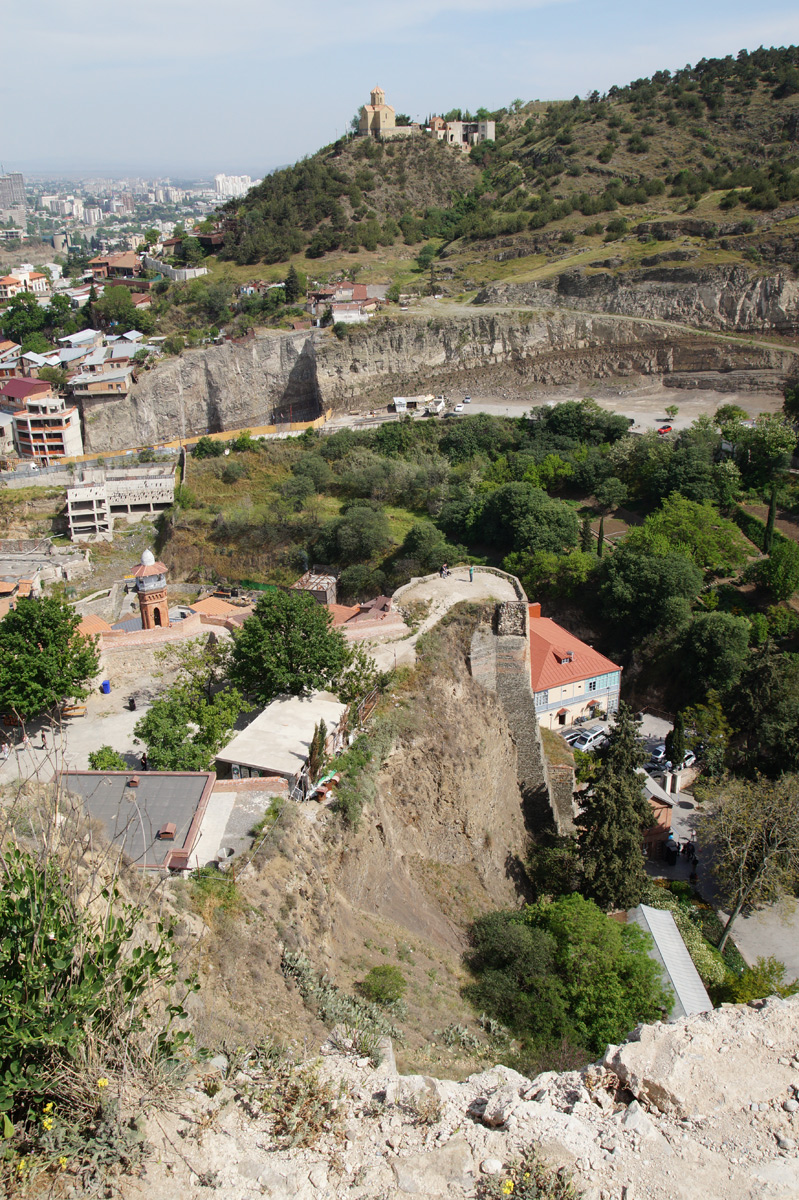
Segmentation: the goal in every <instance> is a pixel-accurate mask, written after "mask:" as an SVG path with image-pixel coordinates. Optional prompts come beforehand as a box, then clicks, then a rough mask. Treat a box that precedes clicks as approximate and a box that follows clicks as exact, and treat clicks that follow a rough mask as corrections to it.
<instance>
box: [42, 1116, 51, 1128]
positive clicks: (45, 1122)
mask: <svg viewBox="0 0 799 1200" xmlns="http://www.w3.org/2000/svg"><path fill="white" fill-rule="evenodd" d="M42 1126H43V1128H45V1129H52V1128H53V1118H52V1117H42Z"/></svg>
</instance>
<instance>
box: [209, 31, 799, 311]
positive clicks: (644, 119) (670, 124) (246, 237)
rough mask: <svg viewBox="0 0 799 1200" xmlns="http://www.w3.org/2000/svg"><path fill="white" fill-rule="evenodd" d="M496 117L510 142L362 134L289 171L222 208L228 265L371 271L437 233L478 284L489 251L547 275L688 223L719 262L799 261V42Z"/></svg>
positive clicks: (466, 281)
mask: <svg viewBox="0 0 799 1200" xmlns="http://www.w3.org/2000/svg"><path fill="white" fill-rule="evenodd" d="M493 116H494V118H495V119H496V121H497V137H496V141H495V142H485V143H483V144H482V145H480V146H476V147H474V148H473V149H472V150H471V152H470V153H469V154H468V155H463V154H462V153H461V151H459V150H456V149H453V148H451V147H448V146H447V145H445V144H444V143H439V142H436V141H433V140H432V139H431V138H429V137H427V136H424V135H421V136H420V137H419V138H416V139H413V140H409V141H408V142H405V143H399V142H398V143H385V144H383V143H379V142H375V141H372V140H371V139H364V138H356V139H354V140H353V141H351V142H344V141H340V142H337V143H335V145H333V146H327V147H325V148H324V149H322V150H320V151H319V152H318V153H317V154H316V155H314V156H313V157H311V158H310V159H308V160H306V161H304V162H302V163H299V164H297V165H296V166H294V167H291V168H288V169H286V170H282V171H278V172H275V173H274V174H273V175H271V176H268V177H267V178H266V179H265V180H264V181H263V183H262V184H260V185H259V187H257V188H255V189H253V191H251V192H250V193H249V194H248V196H247V197H246V198H245V199H244V200H243V201H236V202H231V203H230V204H229V205H228V206H227V207H226V209H224V210H223V215H224V216H225V218H226V222H227V234H226V239H225V248H224V251H223V256H224V257H226V258H229V259H233V260H234V261H236V262H238V263H241V264H246V263H255V262H259V261H262V262H266V263H276V262H278V261H282V260H286V259H287V258H289V257H290V256H291V255H295V254H302V255H304V256H305V257H306V258H312V259H313V258H325V256H327V255H330V254H332V253H334V252H336V251H339V252H340V251H345V252H347V251H348V252H350V253H352V254H356V253H360V254H362V255H363V256H364V259H365V262H366V263H367V264H368V262H369V255H370V254H372V253H373V252H375V251H378V249H379V248H380V247H390V246H392V245H394V244H402V243H404V244H405V245H407V246H413V245H418V244H419V243H421V242H424V241H426V240H430V239H437V240H438V244H437V245H435V246H434V247H432V248H431V249H433V248H434V249H436V250H438V251H441V249H442V248H443V247H444V245H445V244H446V249H444V251H443V255H444V256H447V257H450V258H453V257H454V261H453V264H452V270H453V274H457V273H458V267H460V266H462V267H463V268H464V272H465V273H464V277H463V280H462V281H460V286H461V287H462V289H463V290H469V287H468V284H469V282H471V280H470V278H469V274H470V273H471V275H472V276H473V277H474V278H475V279H476V281H477V282H480V279H481V276H482V278H483V279H484V278H485V274H484V273H483V272H481V271H480V270H479V268H480V265H481V262H482V261H483V260H485V259H486V258H487V257H490V259H491V260H492V262H491V268H492V273H493V275H494V276H496V274H497V270H496V267H497V263H498V262H499V263H502V264H503V268H504V269H503V270H502V271H501V273H502V274H503V275H504V274H507V268H506V266H505V264H507V263H509V262H512V261H513V260H514V259H515V258H517V257H525V258H526V259H527V261H526V264H525V265H526V266H527V267H528V269H529V267H530V265H531V264H530V262H529V256H530V255H531V254H543V256H544V260H543V263H542V264H540V265H544V266H545V265H546V260H547V258H551V257H553V255H556V256H557V257H558V258H559V259H560V260H561V262H562V260H563V259H564V258H565V259H571V258H574V257H579V254H580V252H581V251H585V250H589V251H591V252H592V253H593V252H595V250H596V247H597V245H600V246H601V245H602V243H603V242H605V243H621V242H624V240H625V235H628V236H629V235H630V234H632V233H635V234H636V235H637V236H636V237H635V238H634V239H632V240H633V241H634V242H638V240H639V239H641V240H645V239H647V238H648V239H650V240H655V239H656V238H657V237H659V235H660V233H661V232H662V231H659V230H658V229H657V228H656V229H654V230H652V229H651V228H644V229H636V226H638V225H640V224H641V223H646V222H659V221H662V220H663V219H672V220H673V219H674V216H675V214H681V215H682V214H686V215H690V216H691V217H696V218H698V219H699V223H698V224H696V226H695V227H694V228H693V229H688V230H685V229H682V230H680V232H682V233H687V235H688V236H689V237H691V236H699V237H700V238H702V239H703V246H702V255H701V257H702V258H703V260H705V261H706V260H707V259H708V257H710V261H712V262H714V263H724V262H736V261H746V262H749V263H759V262H761V261H763V260H766V261H767V262H768V263H769V264H770V265H772V264H773V265H779V266H783V267H784V266H788V267H796V266H797V265H799V225H797V218H796V217H795V216H794V210H793V208H792V207H791V206H792V204H793V202H795V201H796V200H797V199H799V169H797V168H798V167H799V48H797V47H788V48H787V49H771V50H763V49H761V50H757V51H755V52H754V53H752V54H749V53H747V52H746V51H741V53H740V54H739V55H738V57H737V59H734V58H732V57H727V58H724V59H709V60H702V61H701V62H699V63H698V64H696V66H694V67H686V68H685V69H684V70H682V71H678V72H676V73H674V74H671V73H670V72H669V71H660V72H657V73H656V74H655V75H654V76H653V77H652V78H651V79H638V80H635V81H634V82H633V83H630V84H628V85H627V86H625V87H613V88H611V89H610V90H609V92H608V93H607V95H606V96H600V95H599V94H598V93H596V92H594V93H592V94H591V95H590V96H589V97H588V98H587V99H583V100H581V99H580V98H579V97H576V96H575V98H574V99H573V100H572V101H561V102H553V103H551V104H540V103H538V102H533V103H531V104H527V105H522V106H521V107H518V111H514V112H510V111H508V110H505V109H501V110H499V111H498V112H496V113H494V114H493ZM530 235H533V236H532V237H531V236H530ZM498 241H499V243H500V246H499V248H500V250H501V253H499V254H498V253H497V243H498ZM617 249H619V248H617V246H615V245H614V247H613V254H614V255H616V254H617ZM692 257H695V256H694V255H692ZM459 259H460V261H459ZM536 265H539V264H536ZM322 266H323V264H320V267H322ZM467 266H468V267H469V268H470V272H469V271H466V270H465V268H466V267H467ZM475 270H476V274H475ZM511 273H514V272H513V271H511Z"/></svg>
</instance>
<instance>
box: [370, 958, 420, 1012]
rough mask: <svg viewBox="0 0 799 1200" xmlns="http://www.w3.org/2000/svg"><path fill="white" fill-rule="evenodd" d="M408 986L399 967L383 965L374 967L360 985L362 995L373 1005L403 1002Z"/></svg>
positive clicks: (388, 964)
mask: <svg viewBox="0 0 799 1200" xmlns="http://www.w3.org/2000/svg"><path fill="white" fill-rule="evenodd" d="M407 986H408V984H407V982H406V980H405V976H404V975H403V974H402V971H401V970H400V969H399V967H395V966H392V965H391V964H390V963H383V964H382V965H381V966H379V967H372V969H371V971H370V972H369V974H368V975H367V976H366V978H365V979H364V981H363V983H362V984H361V985H360V988H361V992H362V994H363V995H364V996H365V997H366V999H367V1000H371V1001H372V1003H373V1004H394V1003H395V1001H397V1000H401V999H402V997H403V995H404V994H405V989H406V988H407Z"/></svg>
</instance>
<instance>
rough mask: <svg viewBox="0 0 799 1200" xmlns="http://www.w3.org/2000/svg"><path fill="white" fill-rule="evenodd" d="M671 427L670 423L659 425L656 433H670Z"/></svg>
mask: <svg viewBox="0 0 799 1200" xmlns="http://www.w3.org/2000/svg"><path fill="white" fill-rule="evenodd" d="M672 428H673V427H672V426H671V425H661V427H660V429H659V430H658V433H671V431H672Z"/></svg>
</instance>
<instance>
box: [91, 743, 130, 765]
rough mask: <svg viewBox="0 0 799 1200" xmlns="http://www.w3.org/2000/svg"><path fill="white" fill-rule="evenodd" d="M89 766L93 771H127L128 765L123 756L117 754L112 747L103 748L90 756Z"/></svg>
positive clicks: (92, 752)
mask: <svg viewBox="0 0 799 1200" xmlns="http://www.w3.org/2000/svg"><path fill="white" fill-rule="evenodd" d="M89 766H90V768H91V769H92V771H127V769H128V764H127V763H126V762H125V760H124V758H123V757H122V755H121V754H117V752H116V750H113V749H112V748H111V746H101V747H100V749H99V750H92V751H91V753H90V754H89Z"/></svg>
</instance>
